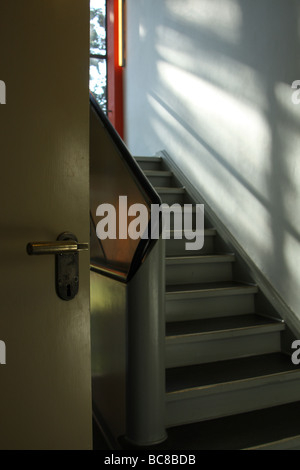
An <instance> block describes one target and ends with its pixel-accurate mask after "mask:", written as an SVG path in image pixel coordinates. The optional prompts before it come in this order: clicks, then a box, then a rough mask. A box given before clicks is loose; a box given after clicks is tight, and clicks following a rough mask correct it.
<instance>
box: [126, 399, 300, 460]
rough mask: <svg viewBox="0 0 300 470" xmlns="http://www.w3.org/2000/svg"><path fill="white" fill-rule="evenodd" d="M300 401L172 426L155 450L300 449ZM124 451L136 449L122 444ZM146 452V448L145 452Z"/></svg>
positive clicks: (127, 444) (155, 446)
mask: <svg viewBox="0 0 300 470" xmlns="http://www.w3.org/2000/svg"><path fill="white" fill-rule="evenodd" d="M299 416H300V402H299V401H298V402H294V403H289V404H286V405H280V406H275V407H272V408H266V409H264V410H257V411H251V412H248V413H241V414H238V415H233V416H226V417H224V418H218V419H212V420H209V421H201V422H197V423H191V424H187V425H185V426H174V427H169V428H168V430H167V433H168V438H167V440H166V441H164V442H163V443H160V444H157V445H154V446H153V447H152V449H153V450H154V451H159V450H163V451H166V450H172V451H174V450H180V451H188V450H192V451H201V450H300V421H299ZM122 449H126V450H129V449H131V450H132V449H134V446H132V445H131V444H129V443H128V442H127V441H125V440H124V441H123V447H122ZM146 450H147V449H146Z"/></svg>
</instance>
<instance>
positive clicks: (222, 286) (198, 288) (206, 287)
mask: <svg viewBox="0 0 300 470" xmlns="http://www.w3.org/2000/svg"><path fill="white" fill-rule="evenodd" d="M244 290H246V291H249V292H256V291H257V286H255V285H251V284H243V283H240V282H229V281H228V282H208V283H198V284H176V285H172V284H171V285H167V286H166V294H167V295H168V294H182V293H196V292H199V293H205V292H207V293H210V292H214V293H220V294H222V293H224V292H231V291H232V292H234V291H244Z"/></svg>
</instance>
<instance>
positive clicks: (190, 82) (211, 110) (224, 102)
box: [157, 61, 272, 181]
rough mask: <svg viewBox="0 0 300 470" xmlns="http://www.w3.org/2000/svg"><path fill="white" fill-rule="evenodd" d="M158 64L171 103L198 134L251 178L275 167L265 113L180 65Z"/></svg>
mask: <svg viewBox="0 0 300 470" xmlns="http://www.w3.org/2000/svg"><path fill="white" fill-rule="evenodd" d="M157 67H158V72H159V74H160V77H161V80H162V81H163V82H164V83H165V86H166V89H168V90H169V99H168V102H169V103H171V102H173V103H174V107H175V106H176V109H177V113H178V114H179V115H181V116H182V119H183V120H185V121H186V122H188V123H190V125H191V127H192V128H193V129H194V131H195V134H198V135H199V136H201V137H202V138H203V139H205V141H206V143H207V144H208V145H209V146H211V147H212V149H214V150H215V151H216V152H218V153H219V154H220V155H222V157H223V158H225V159H228V161H230V162H231V164H232V165H234V164H235V160H236V163H238V165H239V167H240V168H241V166H242V167H243V168H244V169H245V177H246V178H248V179H249V180H250V181H252V179H253V177H254V178H258V179H260V180H261V179H262V178H264V173H265V172H267V173H268V172H269V170H270V166H271V161H270V149H271V143H272V142H271V133H270V128H269V124H268V121H267V119H266V118H265V116H264V113H262V112H261V110H260V109H257V108H256V107H254V106H252V105H251V104H250V103H249V104H246V103H243V102H241V101H240V99H239V97H238V96H234V95H232V94H230V93H228V92H226V91H225V90H223V89H221V88H220V87H218V86H216V85H213V84H211V83H208V82H207V81H205V80H203V79H202V78H200V77H197V76H195V75H194V74H191V73H189V72H186V71H184V70H182V69H180V68H178V67H175V66H173V65H170V64H168V63H165V62H163V61H160V62H158V64H157ZM175 97H176V98H175ZM180 108H181V109H180ZM179 109H180V111H179ZM166 119H167V117H166ZM246 170H247V175H246ZM262 181H264V179H263V180H262Z"/></svg>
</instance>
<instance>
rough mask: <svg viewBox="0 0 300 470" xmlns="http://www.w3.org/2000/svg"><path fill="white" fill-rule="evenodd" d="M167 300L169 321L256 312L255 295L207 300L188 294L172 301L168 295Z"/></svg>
mask: <svg viewBox="0 0 300 470" xmlns="http://www.w3.org/2000/svg"><path fill="white" fill-rule="evenodd" d="M168 297H169V298H168ZM180 297H181V298H180ZM166 299H167V301H166V320H167V321H186V320H197V319H199V320H200V319H204V318H217V317H219V318H220V317H226V316H231V315H243V314H247V313H253V312H254V311H255V308H254V295H253V294H244V295H230V296H215V297H206V298H193V297H192V295H189V294H187V295H186V296H174V297H173V296H172V299H170V296H168V294H166Z"/></svg>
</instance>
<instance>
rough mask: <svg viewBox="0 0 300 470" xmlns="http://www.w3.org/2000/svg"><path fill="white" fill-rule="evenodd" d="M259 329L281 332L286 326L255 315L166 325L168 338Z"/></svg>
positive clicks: (278, 321) (280, 322) (277, 321)
mask: <svg viewBox="0 0 300 470" xmlns="http://www.w3.org/2000/svg"><path fill="white" fill-rule="evenodd" d="M259 327H272V328H274V329H278V330H280V329H284V327H285V324H284V322H282V321H280V320H275V319H274V320H273V319H270V318H267V317H264V316H262V315H258V314H254V313H253V314H247V315H236V316H230V317H221V318H206V319H201V320H189V321H181V322H179V321H178V322H170V323H167V324H166V336H167V338H171V337H178V336H187V335H188V336H189V335H206V334H207V333H213V332H221V331H224V332H228V331H232V330H234V331H237V330H245V329H254V330H256V329H257V328H259Z"/></svg>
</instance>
